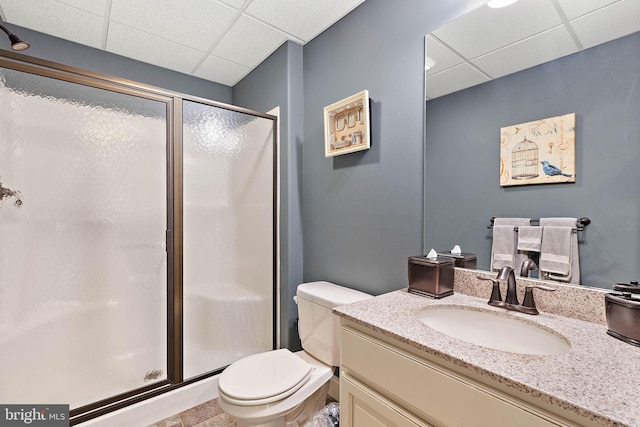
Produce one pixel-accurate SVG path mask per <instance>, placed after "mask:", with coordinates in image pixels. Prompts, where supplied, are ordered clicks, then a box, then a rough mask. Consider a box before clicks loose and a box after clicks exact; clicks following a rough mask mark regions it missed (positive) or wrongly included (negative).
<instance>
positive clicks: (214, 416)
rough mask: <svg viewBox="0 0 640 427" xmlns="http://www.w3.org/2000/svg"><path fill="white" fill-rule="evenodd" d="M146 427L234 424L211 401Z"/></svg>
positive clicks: (201, 426) (216, 426)
mask: <svg viewBox="0 0 640 427" xmlns="http://www.w3.org/2000/svg"><path fill="white" fill-rule="evenodd" d="M147 427H236V423H235V421H233V420H232V419H231V418H230V417H229V416H228V415H227V414H225V413H224V411H223V410H222V408H220V405H219V404H218V399H213V400H209V401H208V402H204V403H202V404H200V405H198V406H195V407H193V408H191V409H187V410H186V411H184V412H180V413H179V414H176V415H173V416H171V417H169V418H165V419H164V420H160V421H158V422H156V423H153V424H151V425H149V426H147Z"/></svg>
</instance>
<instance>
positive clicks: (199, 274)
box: [183, 101, 276, 378]
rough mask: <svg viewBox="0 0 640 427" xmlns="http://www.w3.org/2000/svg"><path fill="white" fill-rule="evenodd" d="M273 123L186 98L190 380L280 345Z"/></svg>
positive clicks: (187, 358) (186, 292) (186, 299)
mask: <svg viewBox="0 0 640 427" xmlns="http://www.w3.org/2000/svg"><path fill="white" fill-rule="evenodd" d="M274 155H275V144H274V124H273V120H272V119H269V118H265V117H259V116H256V115H255V114H246V113H244V112H239V111H233V110H230V109H228V108H221V107H220V106H218V105H211V104H207V103H204V102H194V101H184V102H183V156H184V158H183V175H184V183H183V188H184V195H183V211H184V213H183V223H184V249H183V252H184V280H183V299H184V356H183V357H184V377H185V378H191V377H194V376H197V375H199V374H202V373H204V372H208V371H211V370H215V369H219V368H222V367H224V366H226V365H228V364H230V363H232V362H235V361H236V360H238V359H240V358H242V357H244V356H247V355H249V354H254V353H259V352H263V351H267V350H271V349H273V348H274V345H275V338H274V337H275V334H274V322H275V319H274V313H275V308H274V304H275V297H274V294H275V289H274V283H275V271H274V265H275V253H276V252H275V250H274V248H275V222H274V217H275V213H274V206H275V200H274V197H275V180H274V167H275V165H274V158H275V156H274Z"/></svg>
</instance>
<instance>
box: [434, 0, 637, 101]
mask: <svg viewBox="0 0 640 427" xmlns="http://www.w3.org/2000/svg"><path fill="white" fill-rule="evenodd" d="M612 23H615V24H613V25H612ZM639 30H640V1H639V0H617V1H616V0H519V1H517V2H516V3H514V4H512V5H510V6H508V7H504V8H500V9H494V8H490V7H488V6H486V5H484V6H481V7H479V8H477V9H475V10H474V11H472V12H470V13H467V14H465V15H463V16H461V17H459V18H457V19H455V20H454V21H451V22H450V23H448V24H447V25H445V26H443V27H441V28H439V29H437V30H436V31H434V32H432V33H430V34H428V35H427V36H426V40H425V69H426V72H425V74H426V98H427V99H433V98H437V97H439V96H443V95H447V94H449V93H453V92H456V91H458V90H462V89H466V88H469V87H472V86H475V85H478V84H481V83H485V82H488V81H490V80H493V79H496V78H499V77H502V76H506V75H508V74H512V73H515V72H518V71H521V70H524V69H527V68H530V67H533V66H536V65H539V64H542V63H545V62H548V61H551V60H554V59H557V58H560V57H563V56H566V55H570V54H573V53H576V52H579V51H581V50H583V49H588V48H590V47H593V46H597V45H599V44H602V43H605V42H607V41H610V40H614V39H617V38H619V37H623V36H625V35H628V34H632V33H634V32H637V31H639Z"/></svg>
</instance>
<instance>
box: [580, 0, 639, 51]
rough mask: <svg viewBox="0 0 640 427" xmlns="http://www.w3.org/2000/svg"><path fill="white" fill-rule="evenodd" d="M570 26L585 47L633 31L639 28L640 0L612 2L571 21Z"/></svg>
mask: <svg viewBox="0 0 640 427" xmlns="http://www.w3.org/2000/svg"><path fill="white" fill-rule="evenodd" d="M613 22H615V25H611V23H613ZM571 27H572V28H573V30H574V31H575V32H576V35H577V36H578V38H579V39H580V41H581V42H582V44H583V46H584V47H585V49H586V48H589V47H593V46H596V45H599V44H601V43H604V42H605V41H609V40H613V39H616V38H618V37H622V36H626V35H628V34H631V33H635V32H636V31H638V30H639V28H640V1H639V0H625V1H620V2H617V3H614V4H612V5H610V6H607V7H605V8H602V9H599V10H598V11H596V12H593V13H589V14H587V15H584V16H582V17H580V18H578V19H575V20H573V21H571Z"/></svg>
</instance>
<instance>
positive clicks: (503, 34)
mask: <svg viewBox="0 0 640 427" xmlns="http://www.w3.org/2000/svg"><path fill="white" fill-rule="evenodd" d="M561 23H562V20H561V19H560V17H559V16H558V14H557V13H556V10H555V8H554V6H553V3H552V2H551V1H549V0H538V1H534V2H530V1H529V2H526V1H524V2H517V3H515V4H513V5H511V6H509V7H505V8H502V9H493V8H490V7H488V6H486V5H485V6H480V7H479V8H478V9H476V10H474V11H472V12H470V13H467V14H466V15H464V16H462V17H460V18H458V19H456V20H455V21H453V22H451V23H449V24H447V25H445V26H444V27H442V28H440V29H438V30H436V31H434V34H435V35H436V36H437V37H438V38H439V39H440V40H442V41H443V42H444V43H446V44H447V45H448V46H450V47H451V48H453V49H454V50H456V51H457V52H459V53H460V54H462V56H464V57H466V58H476V57H478V56H481V55H484V54H486V53H488V52H491V51H494V50H496V49H499V48H501V47H503V46H504V45H505V44H509V43H515V42H517V41H520V40H523V39H525V38H527V37H531V36H533V35H535V34H537V33H540V32H543V31H546V30H548V29H550V28H553V27H555V26H557V25H560V24H561Z"/></svg>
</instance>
